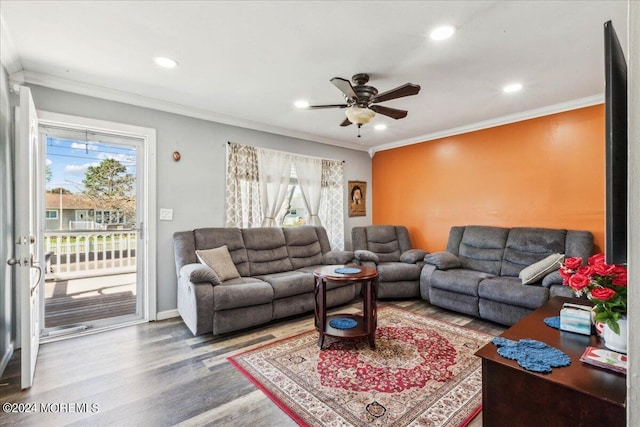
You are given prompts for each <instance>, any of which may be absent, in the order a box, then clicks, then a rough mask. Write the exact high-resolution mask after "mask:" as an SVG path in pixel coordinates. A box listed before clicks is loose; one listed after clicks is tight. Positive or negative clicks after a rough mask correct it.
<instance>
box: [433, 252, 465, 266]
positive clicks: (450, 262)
mask: <svg viewBox="0 0 640 427" xmlns="http://www.w3.org/2000/svg"><path fill="white" fill-rule="evenodd" d="M424 262H426V263H427V264H431V265H435V266H436V268H437V269H438V270H449V269H451V268H460V267H461V265H462V264H461V263H460V258H458V257H457V256H455V255H454V254H452V253H450V252H434V253H432V254H427V255H426V256H425V257H424Z"/></svg>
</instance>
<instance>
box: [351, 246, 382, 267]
mask: <svg viewBox="0 0 640 427" xmlns="http://www.w3.org/2000/svg"><path fill="white" fill-rule="evenodd" d="M353 255H354V256H355V257H356V259H357V260H358V261H370V262H374V263H376V264H377V263H379V262H380V258H378V255H376V254H375V253H373V252H371V251H367V250H365V249H359V250H357V251H355V252H354V253H353Z"/></svg>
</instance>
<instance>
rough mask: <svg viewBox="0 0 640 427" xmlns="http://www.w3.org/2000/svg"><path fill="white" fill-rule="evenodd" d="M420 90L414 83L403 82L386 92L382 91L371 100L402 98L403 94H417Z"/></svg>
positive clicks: (381, 100) (382, 100)
mask: <svg viewBox="0 0 640 427" xmlns="http://www.w3.org/2000/svg"><path fill="white" fill-rule="evenodd" d="M418 92H420V86H418V85H414V84H413V83H405V84H403V85H402V86H398V87H397V88H395V89H391V90H388V91H386V92H382V93H381V94H379V95H377V96H375V97H374V98H373V99H372V100H371V102H372V103H374V102H384V101H389V100H391V99H396V98H402V97H405V96H411V95H417V94H418Z"/></svg>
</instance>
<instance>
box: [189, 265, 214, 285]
mask: <svg viewBox="0 0 640 427" xmlns="http://www.w3.org/2000/svg"><path fill="white" fill-rule="evenodd" d="M180 276H181V277H184V278H186V279H187V280H188V281H190V282H191V283H205V282H209V283H211V284H212V285H219V284H220V282H221V280H220V278H219V277H218V275H217V274H216V272H215V271H213V269H212V268H211V267H209V266H208V265H205V264H200V263H196V264H187V265H184V266H182V268H181V269H180Z"/></svg>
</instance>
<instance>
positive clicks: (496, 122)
mask: <svg viewBox="0 0 640 427" xmlns="http://www.w3.org/2000/svg"><path fill="white" fill-rule="evenodd" d="M603 102H604V94H599V95H593V96H588V97H586V98H580V99H574V100H572V101H567V102H562V103H560V104H554V105H549V106H546V107H542V108H536V109H533V110H527V111H523V112H520V113H515V114H509V115H508V116H502V117H497V118H495V119H490V120H484V121H481V122H477V123H472V124H470V125H464V126H459V127H456V128H451V129H445V130H442V131H438V132H433V133H429V134H426V135H422V136H417V137H414V138H409V139H404V140H402V141H396V142H391V143H389V144H382V145H378V146H376V147H373V150H374V151H384V150H390V149H392V148H398V147H404V146H405V145H413V144H419V143H421V142H427V141H433V140H434V139H440V138H446V137H449V136H454V135H460V134H463V133H468V132H475V131H478V130H482V129H488V128H492V127H496V126H503V125H508V124H511V123H516V122H521V121H524V120H529V119H535V118H537V117H543V116H548V115H551V114H557V113H562V112H565V111H570V110H575V109H578V108H585V107H590V106H592V105H597V104H602V103H603Z"/></svg>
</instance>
